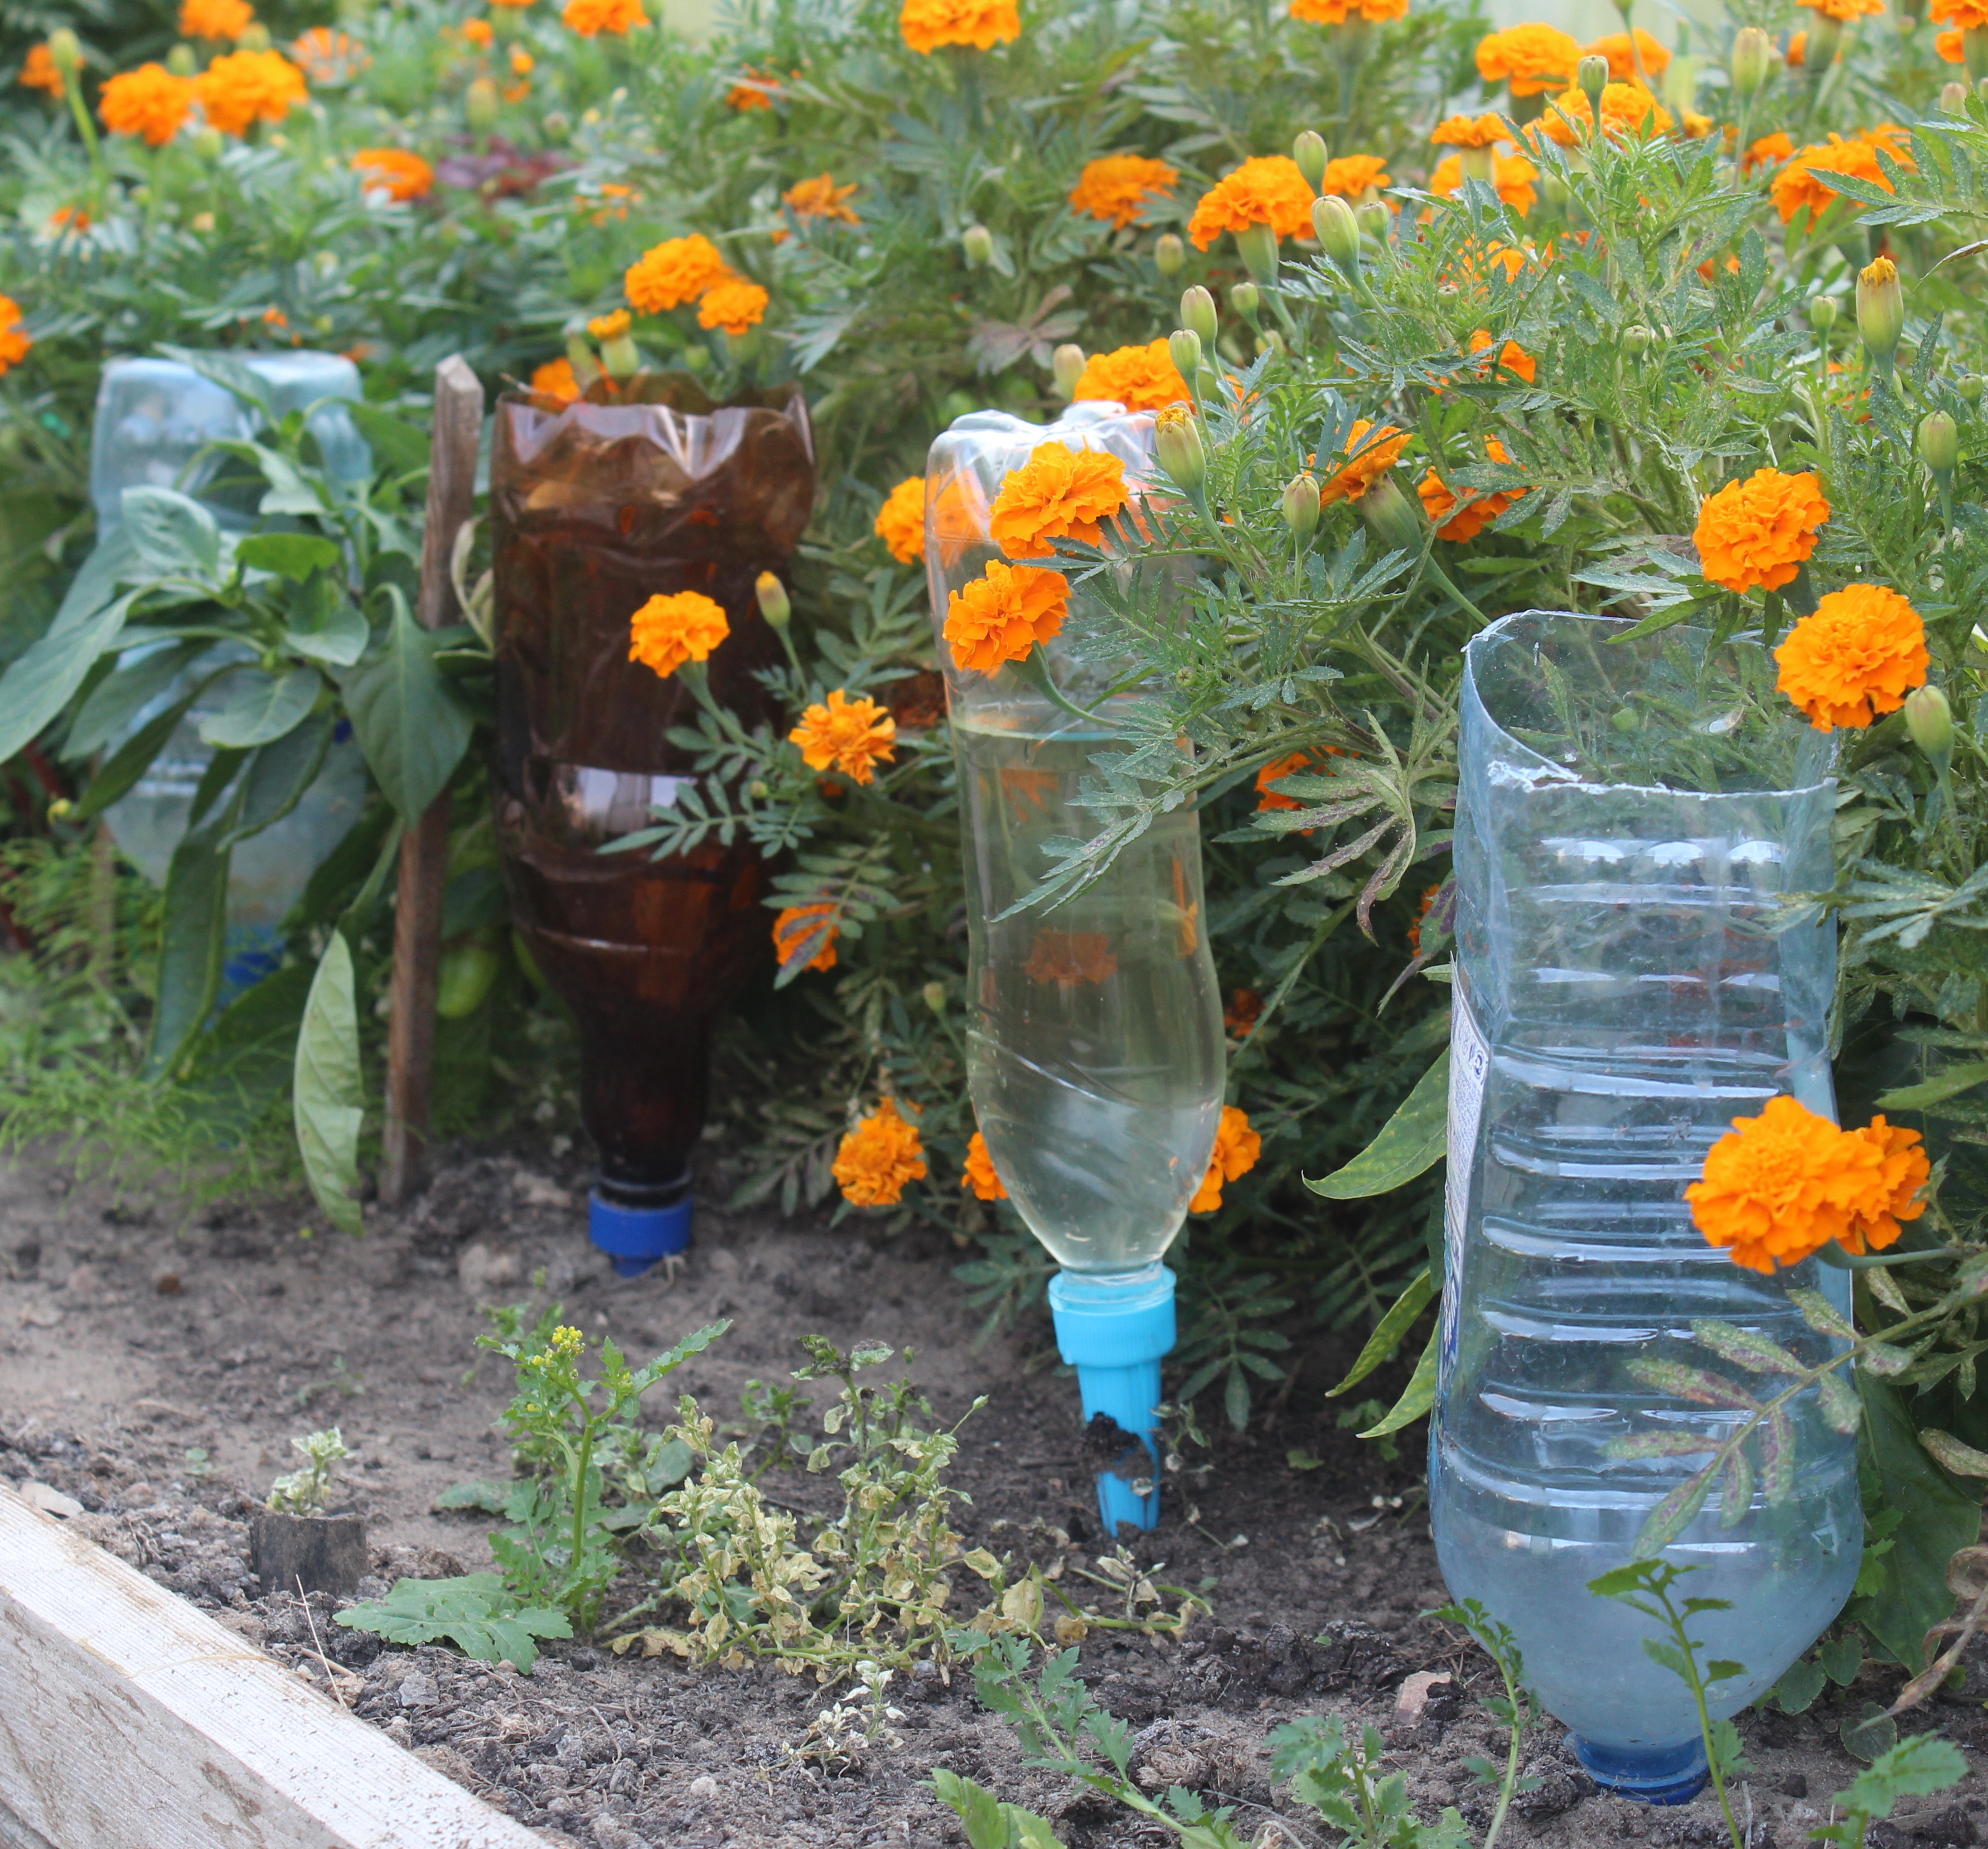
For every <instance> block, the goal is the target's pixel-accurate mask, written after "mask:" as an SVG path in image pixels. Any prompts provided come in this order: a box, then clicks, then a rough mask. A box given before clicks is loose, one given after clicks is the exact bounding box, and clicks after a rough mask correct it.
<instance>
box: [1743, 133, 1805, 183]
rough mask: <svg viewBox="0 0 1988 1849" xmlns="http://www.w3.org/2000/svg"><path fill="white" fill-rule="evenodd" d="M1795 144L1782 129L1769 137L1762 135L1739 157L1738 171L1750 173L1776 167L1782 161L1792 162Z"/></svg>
mask: <svg viewBox="0 0 1988 1849" xmlns="http://www.w3.org/2000/svg"><path fill="white" fill-rule="evenodd" d="M1794 154H1795V144H1794V142H1793V141H1790V139H1789V137H1788V135H1787V131H1786V130H1784V129H1779V128H1777V129H1776V130H1774V132H1773V134H1771V135H1763V136H1762V137H1760V140H1759V141H1756V142H1755V143H1754V144H1753V145H1752V146H1751V147H1749V148H1748V149H1747V150H1746V153H1745V154H1742V155H1741V156H1740V157H1739V171H1741V172H1742V173H1743V174H1750V173H1752V172H1753V171H1754V169H1755V168H1761V167H1778V166H1780V164H1781V163H1782V162H1783V161H1792V160H1793V159H1794Z"/></svg>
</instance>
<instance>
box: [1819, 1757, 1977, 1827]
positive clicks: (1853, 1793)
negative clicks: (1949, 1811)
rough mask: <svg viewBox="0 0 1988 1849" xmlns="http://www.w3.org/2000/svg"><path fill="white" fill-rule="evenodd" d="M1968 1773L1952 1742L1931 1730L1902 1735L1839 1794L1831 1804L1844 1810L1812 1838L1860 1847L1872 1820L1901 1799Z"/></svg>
mask: <svg viewBox="0 0 1988 1849" xmlns="http://www.w3.org/2000/svg"><path fill="white" fill-rule="evenodd" d="M1966 1776H1967V1761H1966V1759H1964V1758H1963V1757H1962V1756H1961V1753H1960V1749H1959V1748H1958V1747H1957V1746H1954V1745H1952V1743H1951V1742H1949V1741H1946V1740H1942V1739H1939V1737H1938V1736H1936V1735H1933V1734H1929V1733H1922V1734H1919V1735H1916V1736H1914V1737H1913V1738H1912V1739H1909V1740H1902V1741H1901V1742H1899V1743H1898V1745H1897V1746H1893V1747H1892V1748H1890V1749H1888V1750H1887V1751H1885V1752H1882V1753H1880V1754H1879V1755H1878V1757H1877V1758H1876V1759H1874V1760H1873V1761H1872V1762H1871V1765H1870V1766H1869V1767H1868V1769H1866V1770H1865V1771H1863V1772H1860V1773H1858V1775H1857V1777H1856V1780H1855V1781H1854V1783H1852V1784H1851V1786H1850V1789H1849V1790H1847V1791H1839V1792H1838V1793H1837V1794H1836V1796H1835V1797H1834V1799H1832V1800H1831V1808H1832V1810H1834V1811H1837V1812H1840V1813H1841V1815H1840V1816H1838V1817H1837V1819H1836V1820H1835V1821H1834V1823H1829V1824H1824V1825H1822V1826H1821V1827H1820V1828H1818V1829H1815V1830H1810V1832H1809V1841H1810V1842H1815V1843H1838V1844H1851V1845H1856V1846H1858V1849H1861V1844H1863V1841H1864V1840H1865V1836H1866V1835H1867V1834H1868V1832H1869V1830H1870V1827H1871V1824H1874V1823H1880V1822H1882V1821H1883V1820H1884V1819H1885V1818H1886V1817H1889V1816H1890V1815H1891V1814H1892V1809H1893V1807H1895V1805H1896V1804H1897V1803H1898V1800H1899V1799H1900V1798H1902V1797H1924V1796H1925V1794H1926V1793H1929V1792H1933V1791H1945V1790H1948V1789H1949V1788H1950V1787H1951V1786H1955V1785H1957V1784H1959V1783H1960V1781H1961V1780H1963V1779H1964V1778H1965V1777H1966Z"/></svg>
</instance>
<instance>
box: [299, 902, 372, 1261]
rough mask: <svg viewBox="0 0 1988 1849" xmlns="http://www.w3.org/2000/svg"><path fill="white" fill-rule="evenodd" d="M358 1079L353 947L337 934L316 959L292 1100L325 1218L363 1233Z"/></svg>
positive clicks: (361, 1093)
mask: <svg viewBox="0 0 1988 1849" xmlns="http://www.w3.org/2000/svg"><path fill="white" fill-rule="evenodd" d="M365 1102H366V1101H365V1093H364V1091H363V1088H362V1086H361V1084H360V1076H359V1014H358V1007H357V1001H356V1000H355V998H354V994H353V974H352V951H351V949H350V946H348V945H347V943H346V941H345V938H344V936H343V933H340V932H337V931H334V932H333V933H332V934H331V941H330V943H327V944H326V946H325V950H324V954H323V957H320V959H319V960H318V966H317V974H316V975H315V976H314V977H312V979H311V986H310V996H309V1000H307V1001H306V1002H305V1004H304V1018H303V1025H302V1026H301V1027H300V1028H299V1029H298V1030H297V1051H296V1079H295V1092H294V1097H293V1103H294V1108H295V1115H296V1127H297V1148H298V1150H299V1153H301V1154H302V1156H303V1163H304V1177H305V1179H306V1180H307V1181H308V1182H309V1184H310V1190H311V1194H312V1196H313V1198H315V1199H316V1202H317V1204H318V1205H319V1206H320V1207H322V1208H323V1210H324V1213H325V1217H326V1218H327V1219H328V1220H330V1221H331V1223H332V1224H333V1226H335V1227H336V1228H338V1229H339V1230H340V1231H341V1232H347V1233H358V1232H360V1231H363V1222H362V1221H361V1219H360V1213H359V1204H358V1202H357V1201H356V1200H353V1198H352V1193H353V1189H354V1188H355V1187H357V1185H358V1182H359V1130H360V1124H361V1123H363V1121H364V1119H365V1114H366V1112H365Z"/></svg>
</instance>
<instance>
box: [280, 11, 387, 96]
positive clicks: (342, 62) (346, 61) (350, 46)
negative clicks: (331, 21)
mask: <svg viewBox="0 0 1988 1849" xmlns="http://www.w3.org/2000/svg"><path fill="white" fill-rule="evenodd" d="M290 57H291V59H292V62H293V63H295V64H296V66H297V68H298V69H299V70H301V71H302V72H303V74H304V75H305V76H306V77H307V78H308V79H309V80H310V81H311V82H312V83H350V82H351V81H352V80H353V78H354V77H356V76H358V75H359V73H360V72H361V71H363V70H365V69H367V68H368V67H369V66H370V65H371V63H372V62H373V57H372V54H371V53H370V52H368V51H367V49H366V47H365V46H363V45H361V44H360V42H359V41H358V40H357V39H355V38H353V36H351V35H350V33H349V32H335V31H333V29H332V28H331V27H330V26H328V25H313V27H312V28H311V29H310V30H309V32H300V33H299V34H298V36H297V37H296V41H295V42H293V43H292V45H291V46H290Z"/></svg>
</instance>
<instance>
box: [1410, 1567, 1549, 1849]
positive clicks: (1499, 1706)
mask: <svg viewBox="0 0 1988 1849" xmlns="http://www.w3.org/2000/svg"><path fill="white" fill-rule="evenodd" d="M1428 1616H1429V1617H1432V1618H1441V1619H1442V1620H1444V1621H1445V1622H1446V1623H1448V1624H1456V1625H1459V1626H1461V1627H1462V1628H1463V1629H1464V1630H1466V1631H1469V1633H1470V1634H1471V1636H1472V1637H1473V1638H1475V1639H1476V1641H1477V1643H1478V1644H1479V1646H1480V1648H1482V1649H1483V1651H1484V1653H1485V1654H1486V1656H1488V1657H1489V1658H1490V1659H1491V1661H1493V1663H1494V1664H1496V1665H1497V1669H1498V1676H1499V1681H1502V1682H1503V1684H1504V1685H1505V1687H1504V1692H1503V1694H1502V1695H1491V1696H1489V1697H1488V1698H1486V1699H1485V1701H1484V1702H1483V1708H1484V1711H1485V1712H1486V1713H1487V1714H1488V1715H1490V1716H1491V1718H1492V1719H1493V1720H1494V1721H1496V1722H1497V1723H1498V1725H1499V1726H1501V1727H1503V1729H1505V1730H1506V1733H1507V1735H1508V1736H1510V1743H1509V1744H1508V1745H1507V1746H1506V1750H1505V1764H1504V1766H1503V1769H1502V1770H1501V1769H1499V1767H1498V1766H1496V1764H1494V1763H1493V1762H1492V1761H1491V1760H1489V1759H1466V1760H1465V1761H1464V1764H1465V1766H1466V1767H1468V1768H1469V1771H1470V1773H1471V1774H1472V1776H1474V1777H1475V1778H1476V1779H1477V1780H1479V1783H1483V1784H1486V1785H1495V1786H1497V1788H1498V1808H1497V1809H1496V1811H1494V1812H1493V1813H1492V1817H1491V1827H1490V1828H1489V1830H1487V1831H1486V1833H1485V1837H1484V1849H1497V1842H1498V1833H1499V1831H1500V1830H1503V1828H1504V1827H1505V1814H1506V1812H1507V1811H1509V1810H1510V1809H1511V1807H1512V1800H1513V1798H1514V1797H1516V1796H1517V1795H1518V1794H1519V1793H1520V1792H1521V1791H1530V1790H1532V1789H1533V1787H1534V1786H1536V1785H1537V1784H1538V1783H1539V1780H1537V1779H1522V1778H1520V1776H1519V1752H1520V1746H1521V1745H1522V1743H1523V1741H1524V1739H1525V1736H1526V1729H1527V1728H1528V1727H1530V1725H1532V1724H1533V1722H1534V1721H1535V1720H1536V1719H1538V1717H1539V1704H1538V1702H1537V1701H1535V1700H1534V1699H1533V1692H1532V1691H1531V1690H1530V1688H1527V1687H1526V1664H1525V1659H1524V1658H1523V1657H1522V1656H1521V1655H1520V1654H1519V1645H1518V1641H1517V1640H1516V1638H1515V1637H1513V1635H1512V1633H1511V1630H1510V1627H1509V1626H1506V1625H1504V1624H1499V1622H1498V1620H1496V1618H1494V1617H1492V1616H1491V1614H1489V1612H1488V1611H1486V1610H1485V1609H1484V1607H1483V1605H1482V1604H1481V1603H1479V1601H1478V1600H1476V1599H1466V1600H1463V1601H1462V1603H1460V1604H1449V1605H1443V1606H1439V1607H1438V1608H1437V1609H1436V1610H1434V1611H1432V1612H1430V1613H1429V1614H1428Z"/></svg>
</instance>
